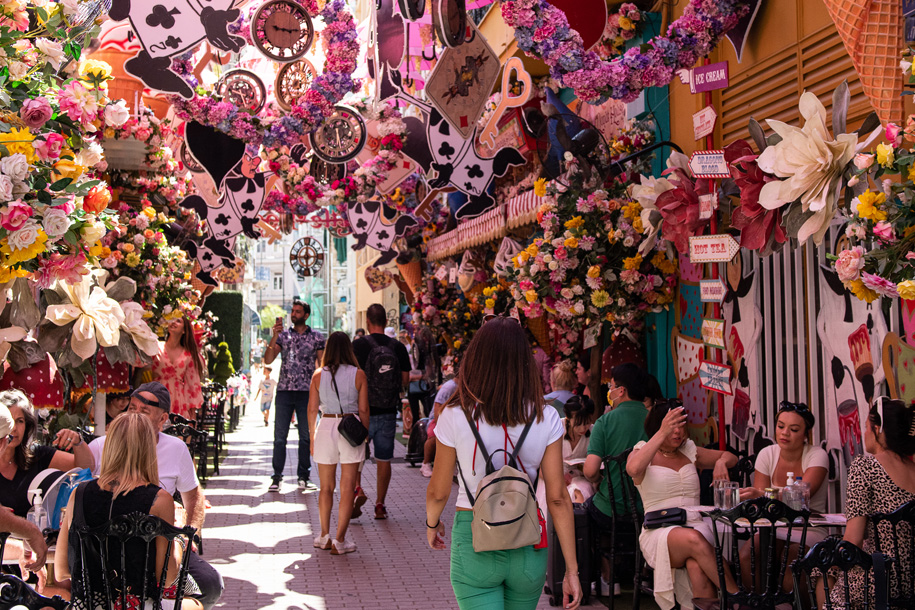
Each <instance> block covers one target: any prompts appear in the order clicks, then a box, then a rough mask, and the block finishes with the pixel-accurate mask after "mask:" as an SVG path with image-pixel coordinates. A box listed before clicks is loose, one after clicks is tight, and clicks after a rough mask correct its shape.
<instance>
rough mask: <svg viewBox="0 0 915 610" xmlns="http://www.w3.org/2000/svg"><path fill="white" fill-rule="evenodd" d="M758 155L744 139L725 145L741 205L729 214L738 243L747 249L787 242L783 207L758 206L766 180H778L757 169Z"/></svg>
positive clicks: (765, 248) (762, 247)
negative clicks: (736, 232)
mask: <svg viewBox="0 0 915 610" xmlns="http://www.w3.org/2000/svg"><path fill="white" fill-rule="evenodd" d="M757 156H758V155H756V154H754V153H753V149H752V148H750V145H749V144H748V143H747V142H746V141H745V140H737V141H736V142H734V143H732V144H729V145H727V146H726V147H725V148H724V159H725V161H727V163H728V165H729V166H730V169H731V176H732V177H733V178H734V182H735V183H736V184H737V187H738V188H739V189H740V205H739V206H738V207H737V209H736V210H734V213H733V214H732V215H731V226H732V227H734V228H735V229H739V230H740V246H741V247H742V248H747V249H749V250H765V251H767V252H766V253H769V252H772V251H774V250H776V249H777V246H778V244H783V243H785V242H786V241H788V236H787V234H786V233H785V229H784V227H782V210H781V208H779V209H776V210H767V209H766V208H764V207H762V206H761V205H759V192H760V191H761V190H762V187H763V185H764V184H765V183H767V182H771V181H772V180H777V178H775V176H771V175H769V174H767V173H766V172H764V171H762V170H761V169H759V165H757V163H756V158H757Z"/></svg>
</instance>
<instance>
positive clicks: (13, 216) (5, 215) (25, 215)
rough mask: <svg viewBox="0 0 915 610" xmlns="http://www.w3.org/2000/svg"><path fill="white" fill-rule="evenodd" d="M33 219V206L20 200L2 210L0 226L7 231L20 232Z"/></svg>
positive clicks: (0, 210) (0, 212) (12, 202)
mask: <svg viewBox="0 0 915 610" xmlns="http://www.w3.org/2000/svg"><path fill="white" fill-rule="evenodd" d="M31 217H32V206H30V205H28V204H27V203H23V202H22V201H19V200H18V199H17V200H16V201H11V202H10V203H8V204H6V205H5V206H4V207H2V208H0V226H2V227H3V228H4V229H6V230H7V231H18V230H19V229H20V228H21V227H22V225H23V224H25V221H27V220H28V219H29V218H31Z"/></svg>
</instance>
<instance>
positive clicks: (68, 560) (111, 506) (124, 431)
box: [54, 413, 203, 610]
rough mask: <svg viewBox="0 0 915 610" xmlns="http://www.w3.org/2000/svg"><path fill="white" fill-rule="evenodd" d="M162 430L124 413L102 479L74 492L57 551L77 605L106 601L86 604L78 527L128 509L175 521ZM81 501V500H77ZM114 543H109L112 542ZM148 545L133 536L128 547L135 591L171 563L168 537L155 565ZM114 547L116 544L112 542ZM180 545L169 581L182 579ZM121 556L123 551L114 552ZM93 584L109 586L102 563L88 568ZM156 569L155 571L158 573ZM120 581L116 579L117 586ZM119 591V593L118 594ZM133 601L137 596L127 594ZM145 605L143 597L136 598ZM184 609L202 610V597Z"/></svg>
mask: <svg viewBox="0 0 915 610" xmlns="http://www.w3.org/2000/svg"><path fill="white" fill-rule="evenodd" d="M156 439H157V434H156V431H155V429H154V428H153V425H152V423H150V421H149V419H148V418H147V417H146V416H145V415H142V414H140V413H124V414H122V415H119V416H118V417H116V418H115V419H114V421H113V422H112V423H111V426H110V427H109V429H108V436H107V438H106V441H105V448H104V450H103V451H102V460H101V466H100V468H99V478H98V479H96V480H92V481H86V482H85V483H82V484H81V485H80V486H79V488H77V491H76V492H75V493H73V494H72V495H71V496H70V502H69V503H68V505H67V512H66V515H65V517H64V520H63V522H62V523H61V526H60V536H59V537H58V541H57V554H56V556H55V559H54V567H55V570H57V574H58V581H61V580H63V579H66V578H70V577H71V575H72V574H75V575H76V576H77V577H76V578H75V579H73V582H72V585H71V592H72V597H73V599H74V600H75V605H74V607H76V608H96V607H97V606H98V605H99V603H100V602H101V600H97V599H96V600H92V603H89V604H87V603H86V600H85V599H84V598H85V595H86V593H85V592H84V591H83V590H82V582H81V579H80V577H79V575H80V574H81V573H82V569H83V565H82V557H81V554H80V552H79V538H78V536H77V534H76V527H79V526H82V525H86V526H89V527H97V526H99V525H102V524H103V523H106V522H108V521H110V520H111V519H112V518H114V517H118V516H121V515H127V514H129V513H134V512H141V513H146V514H149V515H153V516H156V517H159V518H160V519H162V520H163V521H165V522H166V523H174V521H175V503H174V501H173V500H172V498H171V496H169V495H168V493H167V492H165V491H164V490H162V489H160V488H159V486H158V481H159V468H158V464H157V461H156ZM77 499H80V500H81V503H79V504H77ZM111 544H112V543H109V545H111ZM145 547H146V545H145V543H143V542H142V541H140V540H131V541H129V542H128V543H127V549H126V553H125V555H126V558H127V564H126V572H127V583H128V589H129V590H130V591H135V592H138V591H143V585H144V583H155V582H156V576H157V575H158V574H161V573H162V567H163V565H164V564H165V561H166V550H167V547H168V544H167V542H166V540H165V539H164V538H159V539H157V540H156V562H155V567H154V568H153V566H146V565H145V560H146V548H145ZM109 549H111V546H109ZM180 550H181V548H180V545H177V544H176V545H174V548H173V553H172V555H171V556H169V557H168V558H167V559H168V572H167V574H166V581H167V582H168V583H173V582H174V581H175V579H177V577H178V556H180ZM111 552H112V553H114V554H112V557H117V556H118V555H119V553H120V549H118V548H115V549H114V550H112V551H111ZM87 568H88V573H89V579H90V586H91V589H92V591H93V592H100V591H102V590H103V588H104V586H105V573H104V571H103V570H102V566H101V565H90V566H87ZM153 569H154V570H155V571H153ZM119 582H120V581H119V580H118V579H116V580H114V581H113V582H112V587H115V588H116V587H117V585H118V583H119ZM113 594H114V595H116V596H117V595H119V592H113ZM127 597H128V599H131V598H135V597H136V596H135V595H131V594H128V596H127ZM136 601H137V602H138V606H140V607H142V606H143V601H142V600H136ZM181 607H182V609H194V610H199V609H202V608H203V606H202V605H201V604H200V602H199V601H197V600H196V599H193V598H185V599H184V600H183V601H182V604H181Z"/></svg>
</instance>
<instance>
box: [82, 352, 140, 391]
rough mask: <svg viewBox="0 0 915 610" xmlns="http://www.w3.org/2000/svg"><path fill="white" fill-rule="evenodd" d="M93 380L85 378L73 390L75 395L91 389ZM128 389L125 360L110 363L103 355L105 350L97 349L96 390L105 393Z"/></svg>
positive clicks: (128, 372) (128, 369)
mask: <svg viewBox="0 0 915 610" xmlns="http://www.w3.org/2000/svg"><path fill="white" fill-rule="evenodd" d="M92 383H93V380H92V378H91V377H89V378H87V379H86V383H84V384H83V385H82V387H79V388H77V389H75V390H74V391H73V393H74V394H76V395H77V396H79V395H82V394H86V393H88V392H91V391H92ZM128 390H130V366H128V365H127V363H126V362H122V363H120V364H111V363H110V362H108V358H107V357H106V356H105V350H103V349H100V350H99V351H98V391H99V392H105V393H106V394H114V393H116V392H127V391H128Z"/></svg>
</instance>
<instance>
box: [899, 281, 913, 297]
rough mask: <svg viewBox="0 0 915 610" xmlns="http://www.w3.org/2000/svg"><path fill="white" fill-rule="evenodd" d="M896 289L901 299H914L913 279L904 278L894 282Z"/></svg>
mask: <svg viewBox="0 0 915 610" xmlns="http://www.w3.org/2000/svg"><path fill="white" fill-rule="evenodd" d="M896 291H897V292H898V293H899V298H900V299H902V300H903V301H915V281H912V280H905V281H904V282H899V283H898V284H896Z"/></svg>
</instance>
